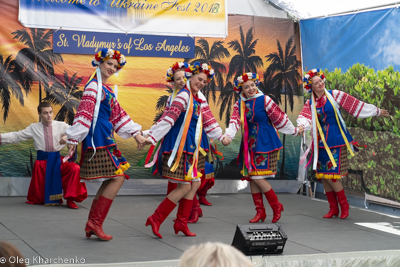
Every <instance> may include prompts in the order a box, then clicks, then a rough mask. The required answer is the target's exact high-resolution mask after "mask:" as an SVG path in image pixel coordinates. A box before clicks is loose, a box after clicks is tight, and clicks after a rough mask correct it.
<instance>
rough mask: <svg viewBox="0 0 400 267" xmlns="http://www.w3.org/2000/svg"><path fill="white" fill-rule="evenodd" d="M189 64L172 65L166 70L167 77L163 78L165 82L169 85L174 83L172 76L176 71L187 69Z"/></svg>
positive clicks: (177, 63) (178, 63)
mask: <svg viewBox="0 0 400 267" xmlns="http://www.w3.org/2000/svg"><path fill="white" fill-rule="evenodd" d="M189 66H190V65H189V64H188V63H186V62H176V63H175V64H173V65H172V66H171V67H170V68H169V69H168V70H167V76H166V77H165V80H166V81H167V82H169V83H173V82H174V74H175V72H176V71H177V70H183V71H186V69H187V68H189Z"/></svg>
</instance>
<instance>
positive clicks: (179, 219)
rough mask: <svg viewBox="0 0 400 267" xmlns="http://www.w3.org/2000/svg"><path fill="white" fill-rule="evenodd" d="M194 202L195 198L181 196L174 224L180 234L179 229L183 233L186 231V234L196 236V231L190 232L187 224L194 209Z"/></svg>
mask: <svg viewBox="0 0 400 267" xmlns="http://www.w3.org/2000/svg"><path fill="white" fill-rule="evenodd" d="M192 203H193V200H189V199H186V198H181V201H180V202H179V207H178V214H177V215H176V221H175V224H174V230H175V234H178V232H179V231H182V233H184V234H185V235H186V236H196V234H195V233H192V232H190V230H189V228H188V225H187V223H188V219H189V216H190V211H191V210H192Z"/></svg>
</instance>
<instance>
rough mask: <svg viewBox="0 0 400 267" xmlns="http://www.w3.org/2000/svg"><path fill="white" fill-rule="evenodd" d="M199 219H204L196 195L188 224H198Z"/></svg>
mask: <svg viewBox="0 0 400 267" xmlns="http://www.w3.org/2000/svg"><path fill="white" fill-rule="evenodd" d="M199 217H203V210H202V209H201V208H200V203H199V201H198V200H197V196H196V195H194V198H193V205H192V212H191V213H190V216H189V221H188V223H196V222H197V221H198V220H199Z"/></svg>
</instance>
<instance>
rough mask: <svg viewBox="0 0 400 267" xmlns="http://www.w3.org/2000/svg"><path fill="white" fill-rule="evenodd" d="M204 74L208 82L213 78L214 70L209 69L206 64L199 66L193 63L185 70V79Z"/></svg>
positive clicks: (197, 63) (198, 63)
mask: <svg viewBox="0 0 400 267" xmlns="http://www.w3.org/2000/svg"><path fill="white" fill-rule="evenodd" d="M201 72H202V73H205V74H206V75H207V82H210V81H211V80H212V79H213V78H214V74H215V73H214V69H213V68H211V66H210V65H208V64H207V63H203V64H200V62H195V63H194V64H193V65H191V66H189V67H188V68H187V69H186V70H185V75H186V78H188V79H189V78H190V77H191V76H192V75H193V74H198V73H201Z"/></svg>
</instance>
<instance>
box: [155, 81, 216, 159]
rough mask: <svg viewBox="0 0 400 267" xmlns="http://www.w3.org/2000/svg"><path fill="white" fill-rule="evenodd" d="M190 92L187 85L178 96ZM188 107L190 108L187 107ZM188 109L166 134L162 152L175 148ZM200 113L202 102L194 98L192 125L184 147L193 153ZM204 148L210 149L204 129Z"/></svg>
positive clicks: (184, 150)
mask: <svg viewBox="0 0 400 267" xmlns="http://www.w3.org/2000/svg"><path fill="white" fill-rule="evenodd" d="M185 91H186V92H189V91H188V89H187V88H186V87H184V88H183V89H182V90H181V91H179V92H178V94H177V96H178V95H179V94H181V93H185ZM187 109H188V108H187ZM185 114H186V111H182V112H181V114H180V115H179V117H178V119H177V120H176V121H175V124H174V126H172V128H171V129H170V130H169V132H168V133H167V134H166V135H165V137H164V140H163V143H162V147H161V152H162V153H170V152H172V150H173V149H174V145H175V141H176V138H177V137H178V134H179V130H180V129H181V126H182V124H183V123H184V120H185ZM199 115H200V103H199V102H197V101H196V100H195V99H193V114H192V118H191V119H190V125H189V129H188V134H187V136H186V142H185V146H184V148H183V152H185V153H189V154H193V153H194V151H195V149H196V145H195V144H196V142H195V134H196V125H197V121H198V119H199ZM200 146H201V147H202V148H203V149H204V150H207V151H208V149H209V143H208V140H207V135H206V133H205V132H204V130H203V133H202V137H201V145H200Z"/></svg>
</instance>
